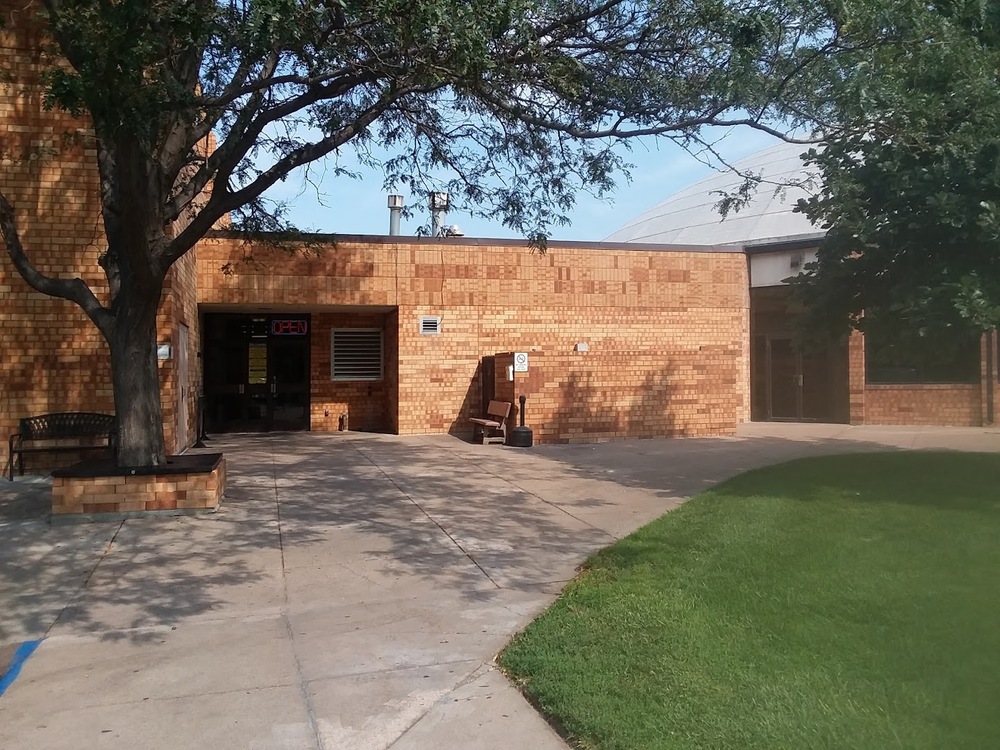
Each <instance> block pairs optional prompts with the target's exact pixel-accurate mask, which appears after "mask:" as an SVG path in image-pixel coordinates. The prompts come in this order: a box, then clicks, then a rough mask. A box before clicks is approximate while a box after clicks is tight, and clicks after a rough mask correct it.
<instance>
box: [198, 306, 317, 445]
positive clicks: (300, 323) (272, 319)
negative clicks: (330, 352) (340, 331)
mask: <svg viewBox="0 0 1000 750" xmlns="http://www.w3.org/2000/svg"><path fill="white" fill-rule="evenodd" d="M309 325H310V320H309V317H308V316H295V317H277V316H261V315H244V314H208V315H206V316H205V333H204V336H205V338H204V357H205V397H206V413H205V423H206V430H207V431H208V432H210V433H211V432H260V431H268V430H308V429H309Z"/></svg>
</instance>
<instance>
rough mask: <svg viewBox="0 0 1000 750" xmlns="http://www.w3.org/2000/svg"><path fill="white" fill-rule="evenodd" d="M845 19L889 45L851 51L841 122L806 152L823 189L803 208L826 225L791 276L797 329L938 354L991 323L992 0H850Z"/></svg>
mask: <svg viewBox="0 0 1000 750" xmlns="http://www.w3.org/2000/svg"><path fill="white" fill-rule="evenodd" d="M842 21H843V22H844V23H845V25H847V26H848V27H850V28H852V29H854V30H856V33H857V34H868V35H870V36H879V37H881V38H882V40H883V42H884V43H883V44H880V45H873V46H865V47H862V49H863V52H856V53H854V54H853V55H852V60H851V63H852V64H851V65H850V66H849V67H845V68H844V72H843V75H842V76H841V78H840V82H839V83H838V85H837V86H836V87H835V88H834V89H833V93H834V96H833V97H832V99H831V105H832V106H833V112H832V117H833V118H834V119H835V120H836V121H837V122H838V125H839V127H840V129H839V130H838V131H837V132H836V133H833V134H831V135H830V137H828V139H827V143H826V144H825V146H824V148H822V149H816V150H813V151H811V153H810V156H809V158H808V159H807V160H808V161H810V162H811V163H812V164H813V165H814V167H815V168H816V169H817V170H818V172H819V177H820V179H819V181H820V183H821V186H820V189H819V190H818V191H817V193H816V195H815V196H814V197H813V198H812V199H810V200H808V201H804V202H803V203H802V205H801V206H800V208H801V210H803V211H804V212H805V214H806V215H807V216H809V217H810V218H811V219H813V220H814V221H815V222H817V223H819V224H822V225H824V226H826V227H828V228H829V231H828V234H827V237H826V240H825V242H824V243H823V246H822V247H821V249H820V251H819V254H818V259H817V263H816V264H815V266H813V267H812V268H810V269H809V270H808V272H807V273H806V274H805V275H804V276H803V277H801V278H800V279H798V280H797V282H796V283H797V285H798V287H799V292H800V293H801V296H802V298H803V299H804V300H805V301H806V303H807V304H808V309H809V315H808V317H807V325H806V326H805V328H806V329H808V330H812V331H827V332H829V331H830V329H831V328H832V329H833V332H835V333H837V332H839V333H842V332H844V331H845V330H846V329H847V327H848V326H850V325H853V326H854V327H856V328H859V329H861V330H865V331H866V332H868V333H871V334H873V335H874V336H875V338H877V339H880V340H890V339H892V340H893V345H894V346H897V347H904V346H907V345H909V346H911V347H923V348H924V349H927V348H928V347H929V346H933V347H935V348H939V349H941V351H942V355H943V356H944V357H945V358H947V356H948V351H947V349H948V348H949V347H950V346H952V345H955V344H956V342H960V341H961V340H962V339H963V337H967V334H968V333H969V332H971V333H973V334H975V332H976V331H982V330H988V329H990V328H994V327H996V326H997V324H998V323H1000V86H998V85H997V82H998V77H1000V5H998V4H996V3H983V2H980V1H979V0H944V1H943V2H939V3H934V4H928V3H923V2H919V1H917V0H906V1H905V2H897V3H892V4H878V3H871V4H870V3H857V4H856V5H854V7H853V8H852V9H851V10H850V12H849V15H848V17H845V18H843V19H842ZM930 342H933V343H930Z"/></svg>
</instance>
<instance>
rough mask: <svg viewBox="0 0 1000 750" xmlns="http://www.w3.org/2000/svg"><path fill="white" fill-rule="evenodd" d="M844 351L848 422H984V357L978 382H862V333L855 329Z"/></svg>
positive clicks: (907, 423)
mask: <svg viewBox="0 0 1000 750" xmlns="http://www.w3.org/2000/svg"><path fill="white" fill-rule="evenodd" d="M848 352H849V356H850V364H849V372H850V389H851V424H887V425H917V426H921V425H926V426H951V427H970V426H979V425H982V424H984V418H985V412H984V409H985V399H984V398H982V393H983V388H984V387H987V386H986V380H985V373H986V363H985V357H984V360H983V363H982V378H983V380H982V382H981V383H976V384H968V385H964V384H937V383H929V384H898V385H897V384H874V383H872V384H869V383H866V382H865V347H864V336H863V335H862V334H860V333H858V332H857V331H854V332H853V333H852V334H851V338H850V342H849V345H848ZM983 352H984V354H985V341H984V346H983ZM994 387H995V386H994Z"/></svg>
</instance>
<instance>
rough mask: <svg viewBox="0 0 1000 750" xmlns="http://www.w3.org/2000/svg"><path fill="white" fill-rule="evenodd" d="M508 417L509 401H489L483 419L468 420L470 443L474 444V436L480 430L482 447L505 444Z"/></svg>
mask: <svg viewBox="0 0 1000 750" xmlns="http://www.w3.org/2000/svg"><path fill="white" fill-rule="evenodd" d="M509 415H510V401H490V405H489V407H487V409H486V417H485V418H483V419H479V418H474V419H470V420H469V421H470V422H472V442H476V434H477V433H478V432H479V431H480V430H482V433H483V438H482V440H483V445H486V444H488V443H505V442H507V417H508V416H509ZM497 433H500V434H499V435H498V434H497Z"/></svg>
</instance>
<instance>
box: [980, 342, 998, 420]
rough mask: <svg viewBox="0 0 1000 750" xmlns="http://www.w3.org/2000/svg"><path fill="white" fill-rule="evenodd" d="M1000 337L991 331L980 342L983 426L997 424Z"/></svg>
mask: <svg viewBox="0 0 1000 750" xmlns="http://www.w3.org/2000/svg"><path fill="white" fill-rule="evenodd" d="M998 348H1000V336H998V335H997V332H996V331H995V330H994V331H990V332H989V333H984V334H983V338H982V341H981V342H980V352H981V355H982V356H981V357H980V362H981V365H980V372H979V377H980V379H979V382H980V388H979V393H980V399H979V408H980V414H981V416H982V424H983V425H984V426H986V425H995V424H996V423H997V421H998V420H997V407H998V405H1000V383H998V380H997V371H998V368H1000V356H998Z"/></svg>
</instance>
